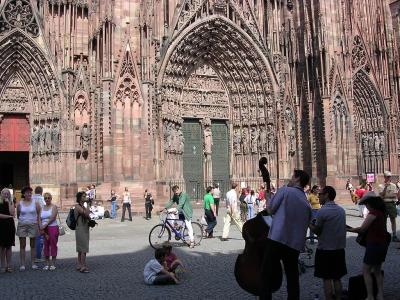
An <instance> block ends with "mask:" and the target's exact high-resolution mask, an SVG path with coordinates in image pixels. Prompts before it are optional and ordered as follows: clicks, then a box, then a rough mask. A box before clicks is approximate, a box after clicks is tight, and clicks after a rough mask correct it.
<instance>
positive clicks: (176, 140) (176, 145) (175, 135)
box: [171, 124, 180, 152]
mask: <svg viewBox="0 0 400 300" xmlns="http://www.w3.org/2000/svg"><path fill="white" fill-rule="evenodd" d="M178 127H179V125H178V124H176V125H175V126H173V127H172V131H171V133H172V142H171V150H172V152H178V151H179V147H180V145H179V136H178Z"/></svg>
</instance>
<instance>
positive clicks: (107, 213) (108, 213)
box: [104, 210, 111, 219]
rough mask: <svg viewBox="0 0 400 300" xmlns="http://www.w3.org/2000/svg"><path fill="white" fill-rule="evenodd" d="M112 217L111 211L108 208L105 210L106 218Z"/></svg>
mask: <svg viewBox="0 0 400 300" xmlns="http://www.w3.org/2000/svg"><path fill="white" fill-rule="evenodd" d="M110 217H111V215H110V212H109V211H108V210H106V211H105V212H104V218H105V219H106V218H110Z"/></svg>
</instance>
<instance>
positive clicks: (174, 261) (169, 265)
mask: <svg viewBox="0 0 400 300" xmlns="http://www.w3.org/2000/svg"><path fill="white" fill-rule="evenodd" d="M163 249H164V251H165V254H166V255H165V266H164V267H165V269H166V270H167V271H168V272H174V273H175V272H176V270H177V268H178V267H179V266H180V267H181V268H183V264H182V261H180V260H179V259H178V257H177V256H176V254H175V253H173V252H172V246H171V244H170V243H169V242H165V243H164V244H163Z"/></svg>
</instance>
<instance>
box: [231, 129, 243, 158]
mask: <svg viewBox="0 0 400 300" xmlns="http://www.w3.org/2000/svg"><path fill="white" fill-rule="evenodd" d="M241 142H242V137H241V136H240V129H238V128H236V129H234V130H233V152H234V153H236V154H238V153H240V144H241Z"/></svg>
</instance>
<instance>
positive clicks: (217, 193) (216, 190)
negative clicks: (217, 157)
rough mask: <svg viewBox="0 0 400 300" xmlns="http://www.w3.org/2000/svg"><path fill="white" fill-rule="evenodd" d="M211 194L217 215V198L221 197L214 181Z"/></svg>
mask: <svg viewBox="0 0 400 300" xmlns="http://www.w3.org/2000/svg"><path fill="white" fill-rule="evenodd" d="M212 196H213V198H214V204H215V212H216V215H217V216H218V208H219V200H220V199H221V190H220V189H219V185H218V183H216V184H215V185H214V189H213V195H212Z"/></svg>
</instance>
